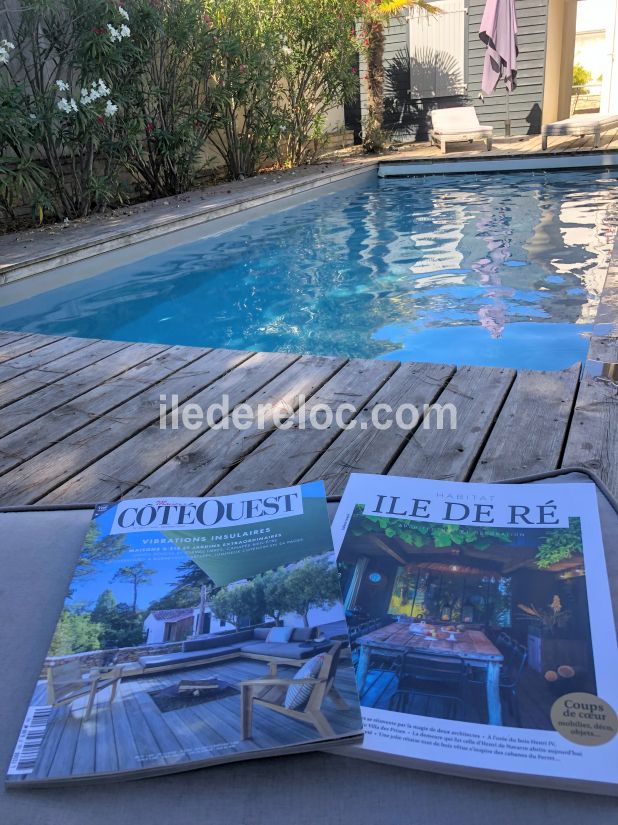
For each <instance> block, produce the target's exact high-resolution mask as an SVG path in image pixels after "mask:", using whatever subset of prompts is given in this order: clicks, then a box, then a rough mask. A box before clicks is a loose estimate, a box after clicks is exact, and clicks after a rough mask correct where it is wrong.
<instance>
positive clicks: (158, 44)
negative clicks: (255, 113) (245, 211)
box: [118, 0, 221, 198]
mask: <svg viewBox="0 0 618 825" xmlns="http://www.w3.org/2000/svg"><path fill="white" fill-rule="evenodd" d="M130 8H131V20H132V41H133V43H132V45H133V49H132V59H131V61H130V62H129V63H128V64H126V65H125V67H124V73H123V77H122V82H121V84H120V86H121V88H122V89H123V97H122V103H123V114H122V118H121V124H122V126H121V129H120V130H119V134H118V141H119V145H120V147H121V149H122V158H123V161H124V164H125V167H126V168H127V170H128V171H129V173H130V174H131V175H132V177H133V179H134V180H135V182H136V183H137V184H138V186H139V187H140V188H142V189H145V191H146V192H147V193H148V195H149V196H151V197H154V198H157V197H161V196H164V195H175V194H178V193H180V192H185V191H187V190H188V189H190V188H191V187H192V186H194V185H195V183H196V179H197V177H198V176H199V174H200V173H201V172H202V171H203V170H204V168H205V166H207V164H208V157H207V155H206V151H205V150H206V144H207V141H208V138H209V137H210V135H211V133H212V131H213V129H214V128H215V126H216V124H217V122H218V114H217V113H218V110H219V106H220V105H221V103H220V94H219V90H218V88H217V84H216V83H215V82H214V81H213V77H212V73H213V68H214V65H215V62H216V61H217V54H218V49H219V45H218V44H219V41H220V37H219V35H218V33H217V30H216V28H215V26H214V24H213V20H212V17H211V16H210V14H209V13H208V12H207V11H206V6H205V3H204V2H203V0H156V2H154V0H135V1H134V2H132V3H131V6H130Z"/></svg>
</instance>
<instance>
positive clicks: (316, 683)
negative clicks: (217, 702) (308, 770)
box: [240, 642, 348, 739]
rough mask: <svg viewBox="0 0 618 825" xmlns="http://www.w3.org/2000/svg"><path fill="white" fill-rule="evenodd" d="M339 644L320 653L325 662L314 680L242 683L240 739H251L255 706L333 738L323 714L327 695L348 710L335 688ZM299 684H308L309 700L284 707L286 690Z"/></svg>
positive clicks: (270, 679)
mask: <svg viewBox="0 0 618 825" xmlns="http://www.w3.org/2000/svg"><path fill="white" fill-rule="evenodd" d="M342 644H343V642H336V643H335V644H334V645H333V646H332V647H331V648H329V650H328V651H327V652H326V653H324V654H322V655H323V657H324V660H323V662H322V667H321V668H320V671H319V673H318V675H317V677H316V678H313V679H311V678H307V679H302V678H301V679H298V678H297V679H283V678H280V677H278V676H272V675H269V676H264V677H262V678H260V679H248V680H247V681H244V682H241V683H240V709H241V712H240V718H241V734H242V739H251V736H252V725H253V705H254V704H258V705H260V706H261V707H264V708H268V709H269V710H273V711H275V712H276V713H281V714H282V715H283V716H288V717H289V718H291V719H297V720H298V721H299V722H305V723H306V724H308V725H312V726H313V727H314V728H316V730H317V731H318V733H319V734H320V735H321V736H324V737H330V736H334V735H335V732H334V730H333V729H332V727H331V725H330V722H329V721H328V719H327V718H326V717H325V716H324V714H323V712H322V704H323V702H324V700H325V699H326V697H327V696H330V698H331V699H332V701H333V704H334V705H335V707H337V708H339V709H340V710H347V709H348V705H347V704H346V702H345V700H344V699H343V697H342V696H341V694H340V693H339V691H338V690H337V688H336V687H335V685H334V680H335V674H336V672H337V664H338V661H339V653H340V651H341V646H342ZM300 685H311V691H310V693H309V695H308V697H307V698H306V699H305V701H304V702H303V703H302V705H300V706H299V707H295V708H289V707H285V699H286V695H287V691H288V688H289V687H291V686H295V687H298V686H300Z"/></svg>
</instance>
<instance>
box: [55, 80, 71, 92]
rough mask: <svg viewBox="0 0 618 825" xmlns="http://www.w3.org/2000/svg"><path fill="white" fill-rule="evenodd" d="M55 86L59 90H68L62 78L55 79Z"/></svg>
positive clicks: (67, 85)
mask: <svg viewBox="0 0 618 825" xmlns="http://www.w3.org/2000/svg"><path fill="white" fill-rule="evenodd" d="M56 88H57V89H59V90H60V91H61V92H68V91H69V84H68V83H65V82H64V80H57V81H56Z"/></svg>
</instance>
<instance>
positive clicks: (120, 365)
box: [0, 344, 168, 449]
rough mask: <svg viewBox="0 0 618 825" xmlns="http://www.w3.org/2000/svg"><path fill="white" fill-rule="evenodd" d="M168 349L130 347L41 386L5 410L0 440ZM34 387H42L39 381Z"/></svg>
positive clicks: (161, 347)
mask: <svg viewBox="0 0 618 825" xmlns="http://www.w3.org/2000/svg"><path fill="white" fill-rule="evenodd" d="M166 349H168V347H164V346H160V345H158V344H131V346H129V347H122V348H121V349H120V350H115V351H113V352H112V353H111V354H107V355H104V356H103V357H102V358H101V359H100V360H99V361H95V360H93V361H92V362H91V363H89V364H88V365H87V366H83V367H82V368H81V369H79V370H77V372H74V373H69V374H63V375H62V377H61V378H59V379H56V380H55V382H54V383H53V384H50V385H49V386H48V385H46V384H45V383H43V384H41V386H40V388H39V389H35V390H34V392H31V393H30V394H29V395H28V396H27V397H26V398H21V399H20V400H19V401H15V402H13V403H11V404H9V405H8V406H7V407H5V408H4V410H3V412H2V417H0V438H2V437H3V436H5V435H8V434H9V433H11V432H13V431H14V430H17V429H19V428H20V427H23V426H25V425H26V424H29V423H30V422H31V421H34V420H36V419H37V418H40V417H41V416H44V415H45V416H47V415H49V413H51V412H52V411H53V410H56V409H58V408H59V407H61V408H63V409H66V405H67V404H68V403H69V402H70V401H73V400H74V399H75V398H78V397H79V396H80V395H84V394H85V393H86V392H88V391H89V390H92V389H95V388H96V387H98V386H100V385H103V384H105V382H107V381H109V380H110V379H111V378H114V377H116V376H117V375H121V374H122V373H123V372H126V371H127V370H129V369H131V368H132V367H136V366H137V365H138V364H140V363H142V362H144V361H146V360H147V359H148V358H153V357H154V356H155V355H158V354H159V353H161V352H164V351H165V350H166ZM33 383H34V384H35V386H37V387H38V386H39V381H38V380H37V381H35V382H33ZM0 388H1V385H0ZM46 423H47V421H46ZM0 449H1V448H0Z"/></svg>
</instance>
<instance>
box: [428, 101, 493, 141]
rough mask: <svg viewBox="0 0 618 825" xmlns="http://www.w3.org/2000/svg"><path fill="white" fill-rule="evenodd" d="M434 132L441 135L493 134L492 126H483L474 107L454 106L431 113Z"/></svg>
mask: <svg viewBox="0 0 618 825" xmlns="http://www.w3.org/2000/svg"><path fill="white" fill-rule="evenodd" d="M431 123H432V126H433V131H434V132H435V133H436V134H440V135H465V134H491V133H492V132H493V129H492V127H491V126H481V124H480V123H479V119H478V117H477V114H476V109H475V108H474V106H454V107H451V108H448V109H434V110H433V111H432V113H431Z"/></svg>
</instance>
